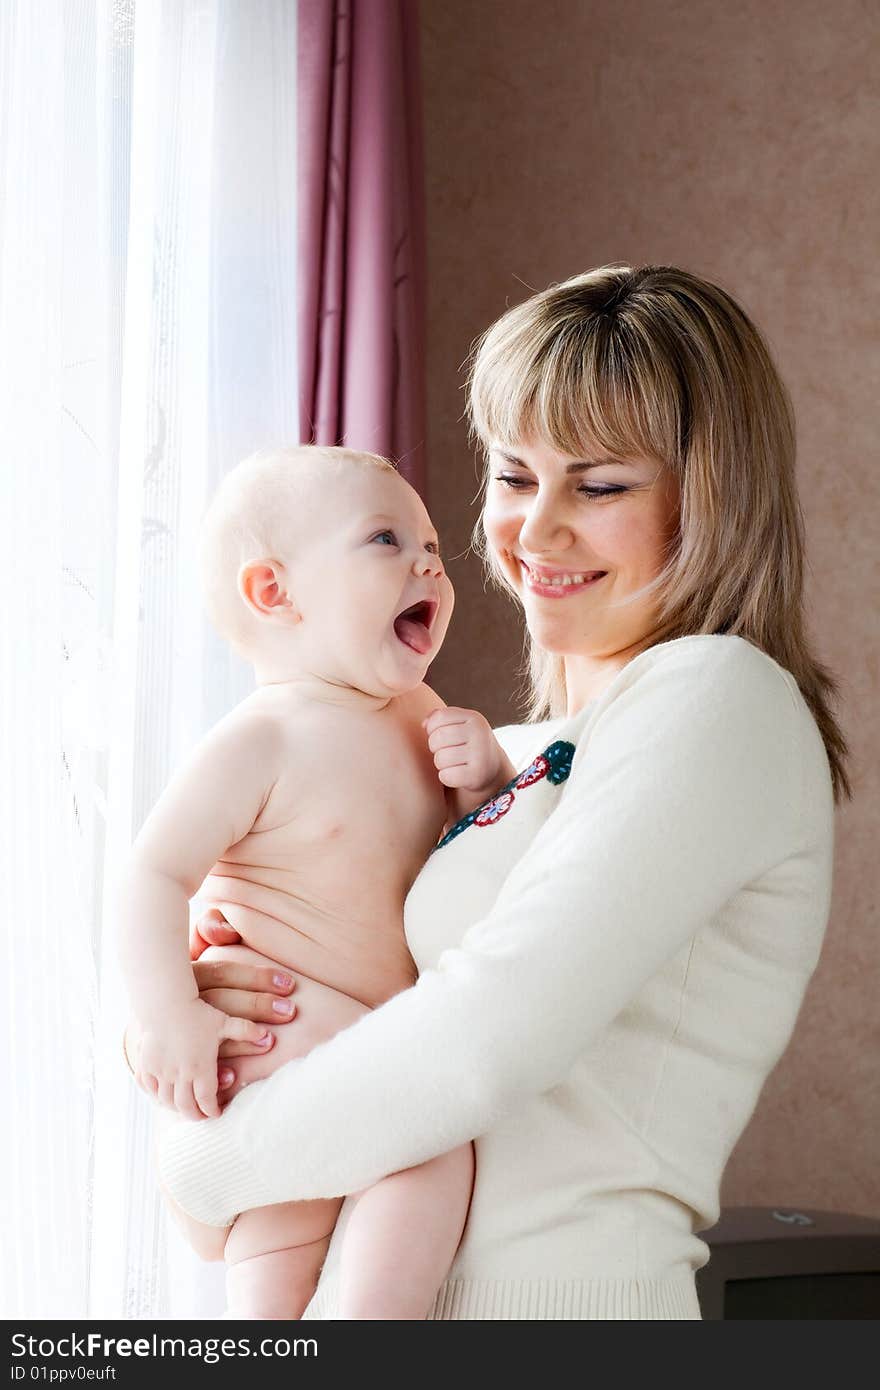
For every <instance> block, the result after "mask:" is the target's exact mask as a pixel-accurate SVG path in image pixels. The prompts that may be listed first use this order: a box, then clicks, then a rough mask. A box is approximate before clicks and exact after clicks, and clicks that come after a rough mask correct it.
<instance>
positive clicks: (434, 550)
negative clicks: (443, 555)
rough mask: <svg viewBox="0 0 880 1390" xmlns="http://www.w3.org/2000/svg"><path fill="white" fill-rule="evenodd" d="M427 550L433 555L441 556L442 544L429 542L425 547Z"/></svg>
mask: <svg viewBox="0 0 880 1390" xmlns="http://www.w3.org/2000/svg"><path fill="white" fill-rule="evenodd" d="M425 549H426V550H430V552H431V554H432V555H439V554H440V542H439V541H428V543H427V545H426V546H425Z"/></svg>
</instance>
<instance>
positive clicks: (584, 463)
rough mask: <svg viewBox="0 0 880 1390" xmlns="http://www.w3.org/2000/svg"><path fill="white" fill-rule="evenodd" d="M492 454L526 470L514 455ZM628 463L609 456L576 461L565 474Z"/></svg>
mask: <svg viewBox="0 0 880 1390" xmlns="http://www.w3.org/2000/svg"><path fill="white" fill-rule="evenodd" d="M493 452H494V453H496V454H500V455H501V457H502V458H503V459H506V461H507V462H508V463H514V464H516V465H517V466H518V467H519V468H528V466H529V465H528V464H527V463H526V462H525V461H524V460H523V459H520V458H517V456H516V454H509V453H508V452H507V450H506V449H495V450H493ZM630 462H631V461H630V460H629V459H618V458H612V457H611V455H610V454H606V455H603V457H602V458H598V459H578V460H577V462H576V463H567V464H566V465H565V471H566V473H586V472H587V470H588V469H590V468H601V467H602V466H603V465H604V464H608V463H619V464H623V465H625V466H626V467H629V466H630Z"/></svg>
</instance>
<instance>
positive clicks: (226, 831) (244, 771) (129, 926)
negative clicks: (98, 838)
mask: <svg viewBox="0 0 880 1390" xmlns="http://www.w3.org/2000/svg"><path fill="white" fill-rule="evenodd" d="M278 761H279V731H278V728H277V725H276V724H275V722H274V721H273V720H271V719H268V718H267V717H266V716H265V715H263V714H259V713H255V712H250V711H249V712H248V713H246V714H242V713H239V712H238V711H233V713H232V714H231V715H227V717H226V718H225V719H223V720H221V721H220V723H219V724H217V725H215V727H214V728H213V729H212V730H211V731H210V733H209V734H208V735H207V736H206V737H205V738H204V739H203V740H202V741H201V742H200V743H199V744H198V746H197V747H196V749H195V750H194V752H193V753H192V754H191V756H190V758H189V760H188V761H187V762H186V763H185V765H184V766H183V767H182V768H181V770H180V771H179V772H178V773H177V774H176V776H175V777H174V778H173V780H172V781H171V782H170V784H169V785H168V786H167V787H166V789H165V791H164V792H163V794H162V796H161V797H160V798H159V800H158V802H157V803H156V805H155V807H154V808H153V810H152V811H151V813H150V815H149V816H148V817H147V820H146V821H145V822H144V825H143V827H142V829H141V832H140V834H139V835H138V837H137V839H136V840H135V842H134V845H133V846H132V849H131V853H130V855H129V858H128V860H127V862H126V864H125V866H124V867H123V871H122V874H121V876H120V881H119V887H118V906H119V912H120V921H121V923H122V927H121V930H120V938H119V952H120V960H121V963H122V970H123V975H124V978H125V982H126V985H127V988H128V992H129V996H130V999H131V1004H132V1009H133V1011H134V1015H135V1017H136V1019H137V1021H138V1023H139V1025H140V1027H141V1030H142V1032H141V1044H140V1048H139V1055H138V1060H137V1072H136V1075H137V1077H138V1080H139V1081H140V1082H141V1084H142V1085H143V1086H144V1087H145V1089H147V1090H150V1091H152V1092H153V1093H154V1094H155V1095H156V1097H157V1099H158V1100H159V1101H160V1103H161V1104H163V1105H167V1106H171V1107H173V1108H175V1109H177V1110H179V1111H181V1112H182V1113H183V1114H185V1115H188V1116H189V1117H190V1118H191V1119H200V1118H202V1116H203V1115H213V1116H216V1115H218V1114H219V1113H220V1108H219V1105H218V1103H217V1051H218V1048H219V1045H220V1043H221V1041H222V1040H223V1039H224V1038H236V1039H245V1040H247V1041H256V1037H257V1034H260V1033H265V1031H266V1029H265V1028H264V1027H261V1026H260V1025H259V1024H254V1023H249V1022H247V1021H246V1020H244V1019H234V1018H230V1017H228V1016H227V1015H226V1014H224V1013H222V1012H221V1011H220V1010H219V1009H215V1008H213V1007H212V1006H211V1005H210V1004H207V1003H205V1002H204V1001H203V1000H201V999H200V998H199V992H198V988H197V985H196V982H195V977H194V975H193V971H192V963H191V961H190V957H189V946H188V926H189V907H188V905H189V899H190V898H191V897H193V896H194V895H195V893H196V892H197V890H198V888H199V887H200V885H201V884H202V882H203V881H204V878H205V875H206V874H207V873H208V872H209V870H210V869H211V868H212V866H213V865H214V864H215V863H216V862H217V860H218V858H220V856H221V855H222V854H223V853H224V852H225V851H226V850H228V849H229V847H230V846H231V845H235V844H237V843H238V841H239V840H241V839H243V838H244V836H245V835H246V834H247V832H248V831H249V830H250V829H251V827H252V826H253V824H254V821H255V820H256V818H257V816H258V815H259V813H260V811H261V810H262V808H263V806H264V805H265V804H266V801H267V799H268V796H269V792H270V791H271V788H272V785H273V783H274V780H275V777H276V775H277V768H278Z"/></svg>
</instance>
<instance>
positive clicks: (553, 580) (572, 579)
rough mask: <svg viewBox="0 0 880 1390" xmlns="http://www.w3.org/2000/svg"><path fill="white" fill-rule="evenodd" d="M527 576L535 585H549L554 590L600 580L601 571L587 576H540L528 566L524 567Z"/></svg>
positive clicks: (595, 571)
mask: <svg viewBox="0 0 880 1390" xmlns="http://www.w3.org/2000/svg"><path fill="white" fill-rule="evenodd" d="M523 568H524V569H525V572H526V574H527V575H528V577H529V579H530V580H531V581H532V583H533V584H549V585H552V587H553V588H561V587H563V586H564V585H568V584H586V583H587V581H588V580H590V579H598V578H599V575H600V571H598V570H590V571H589V572H588V573H586V574H540V573H539V572H538V571H537V570H532V569H529V567H528V565H523Z"/></svg>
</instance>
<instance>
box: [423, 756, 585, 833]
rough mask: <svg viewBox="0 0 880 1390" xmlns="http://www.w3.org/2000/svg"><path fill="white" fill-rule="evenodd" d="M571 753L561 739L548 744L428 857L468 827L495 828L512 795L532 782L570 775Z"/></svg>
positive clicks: (556, 782)
mask: <svg viewBox="0 0 880 1390" xmlns="http://www.w3.org/2000/svg"><path fill="white" fill-rule="evenodd" d="M574 751H575V748H574V744H573V743H567V742H566V741H565V740H564V739H559V740H558V741H557V742H556V743H551V744H550V746H549V748H545V749H544V751H543V753H539V754H538V756H537V757H536V758H534V759H533V760H532V761H531V762H530V763H529V765H528V767H527V768H525V769H524V771H523V772H518V773H517V775H516V776H515V777H514V778H513V779H512V780H511V781H510V782H508V783H507V786H506V787H502V789H501V791H500V792H496V793H495V795H494V796H493V797H491V798H490V800H489V801H484V802H483V804H482V806H477V807H476V809H475V810H473V811H471V812H469V814H468V815H466V816H462V818H461V820H459V821H456V822H455V825H453V826H452V827H451V828H450V829H449V830H447V832H446V834H445V835H444V836H443V838H442V839H441V840H438V841H437V844H436V845H435V846H434V848H433V849H432V850H431V854H434V853H435V852H436V851H437V850H438V849H442V848H443V846H444V845H448V844H449V841H450V840H454V839H455V837H456V835H460V834H461V833H462V831H464V830H467V829H468V828H469V827H470V826H472V825H476V826H477V827H478V828H479V829H482V828H484V827H485V826H488V825H497V824H498V822H499V821H500V820H501V819H502V817H504V816H506V815H507V813H508V811H509V810H510V808H511V806H512V805H513V803H514V801H515V800H516V793H517V792H519V791H523V790H525V788H526V787H533V786H534V785H535V783H536V782H541V781H543V779H544V778H545V777H546V778H547V781H548V782H551V783H552V784H553V785H554V786H558V785H559V784H560V783H561V782H564V781H566V779H567V778H568V774H569V773H570V772H571V764H572V759H573V758H574Z"/></svg>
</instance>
